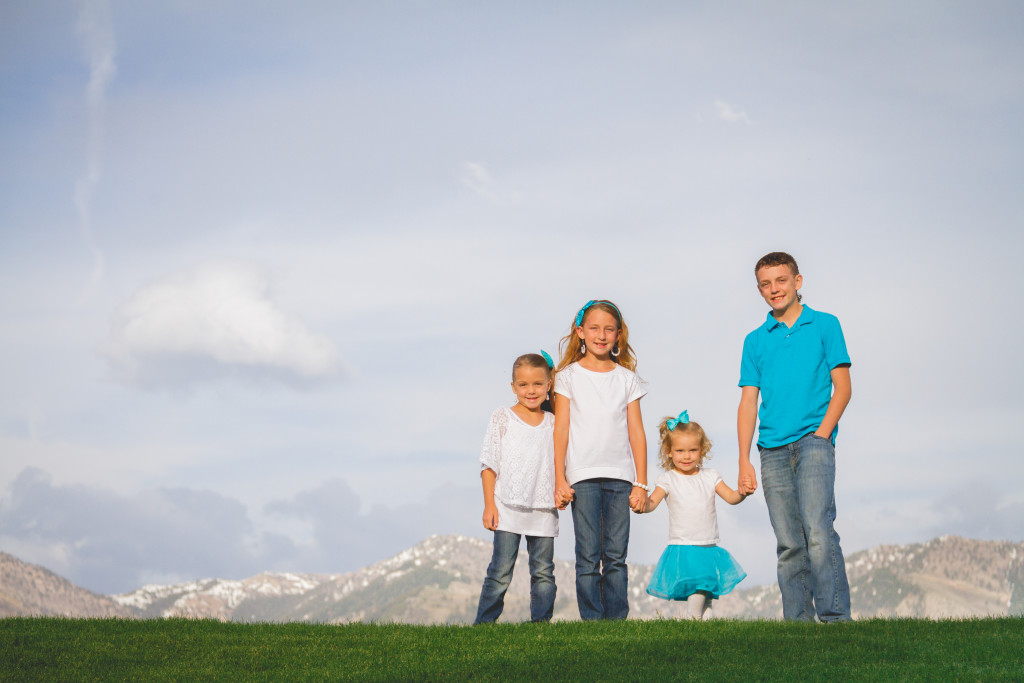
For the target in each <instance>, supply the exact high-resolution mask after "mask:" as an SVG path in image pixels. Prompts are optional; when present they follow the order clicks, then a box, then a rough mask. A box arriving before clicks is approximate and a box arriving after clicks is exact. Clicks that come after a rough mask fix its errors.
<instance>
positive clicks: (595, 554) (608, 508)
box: [572, 479, 633, 619]
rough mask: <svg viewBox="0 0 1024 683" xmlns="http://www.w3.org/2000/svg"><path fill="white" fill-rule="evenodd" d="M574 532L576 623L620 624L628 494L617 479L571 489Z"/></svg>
mask: <svg viewBox="0 0 1024 683" xmlns="http://www.w3.org/2000/svg"><path fill="white" fill-rule="evenodd" d="M573 489H574V490H575V491H576V496H575V498H574V499H573V501H572V523H573V526H574V527H575V530H576V602H577V603H578V604H579V608H580V618H581V619H625V618H626V615H627V614H629V598H628V594H627V593H626V583H627V573H626V549H627V547H628V546H629V515H630V510H629V494H630V491H632V490H633V485H632V484H631V483H630V482H628V481H622V480H621V479H587V480H585V481H580V482H576V483H575V484H573Z"/></svg>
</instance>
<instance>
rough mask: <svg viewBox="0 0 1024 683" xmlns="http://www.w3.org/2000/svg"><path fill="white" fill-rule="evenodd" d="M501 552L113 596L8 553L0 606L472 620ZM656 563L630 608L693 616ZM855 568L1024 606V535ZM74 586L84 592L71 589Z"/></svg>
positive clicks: (413, 554) (916, 602) (752, 598)
mask: <svg viewBox="0 0 1024 683" xmlns="http://www.w3.org/2000/svg"><path fill="white" fill-rule="evenodd" d="M490 554H491V544H490V543H488V542H486V541H483V540H480V539H477V538H470V537H465V536H433V537H431V538H428V539H427V540H425V541H423V542H422V543H419V544H417V545H415V546H413V547H411V548H409V549H407V550H404V551H402V552H401V553H399V554H397V555H395V556H394V557H390V558H387V559H385V560H381V561H380V562H377V563H375V564H373V565H370V566H369V567H365V568H363V569H360V570H358V571H354V572H349V573H345V574H300V573H288V572H282V573H270V572H266V573H262V574H257V575H256V576H252V577H249V578H247V579H240V580H229V579H202V580H196V581H190V582H186V583H181V584H175V585H170V586H157V585H149V586H144V587H142V588H139V589H138V590H135V591H131V592H129V593H123V594H121V595H114V596H110V598H109V599H108V598H107V597H105V596H96V595H94V594H91V593H88V591H82V589H78V588H77V587H75V586H73V584H70V583H69V582H67V581H65V580H64V579H61V578H60V577H57V576H56V575H54V574H52V573H50V572H48V571H47V570H45V569H43V568H42V567H36V566H35V565H29V564H27V563H22V562H20V561H19V560H16V559H15V558H11V557H10V556H8V555H3V554H2V553H0V616H2V615H3V614H11V615H13V614H67V615H69V616H96V615H100V614H108V615H114V614H119V615H122V616H129V615H130V616H137V617H142V618H160V617H190V618H213V619H221V620H225V621H309V622H322V623H347V622H352V621H374V622H402V623H418V624H443V623H470V622H471V621H472V620H473V617H474V615H475V613H476V603H477V599H478V597H479V594H480V586H481V583H482V581H483V576H484V572H485V570H486V567H487V563H488V561H489V560H490ZM653 569H654V568H653V567H652V566H650V565H637V564H632V565H630V567H629V583H630V617H632V618H640V619H650V618H677V617H680V616H682V615H683V614H684V611H685V603H679V602H669V601H665V600H659V599H657V598H653V597H651V596H649V595H647V594H646V593H645V591H644V589H645V587H646V586H647V583H648V582H649V580H650V577H651V574H652V572H653ZM847 573H848V574H849V577H850V590H851V596H852V603H853V611H854V617H855V618H865V617H874V616H882V617H890V616H899V617H924V618H957V617H973V616H988V615H993V616H1003V615H1007V614H1024V543H1011V542H996V541H976V540H971V539H966V538H960V537H957V536H943V537H941V538H937V539H934V540H931V541H928V542H927V543H918V544H911V545H904V546H889V545H884V546H877V547H875V548H871V549H868V550H863V551H860V552H857V553H853V554H851V555H850V556H849V557H848V559H847ZM40 577H43V578H42V579H41V578H40ZM43 579H45V580H43ZM60 582H63V583H60ZM555 582H556V584H557V586H558V593H557V597H556V600H555V616H554V618H555V619H556V620H560V619H576V618H578V616H579V613H578V611H577V608H576V595H575V573H574V569H573V563H572V562H567V561H563V560H558V561H556V563H555ZM741 585H742V584H741ZM74 591H81V593H75V592H74ZM72 594H73V595H74V596H75V597H74V598H73V599H72V598H70V597H68V596H70V595H72ZM90 596H91V597H90ZM714 609H715V614H716V615H717V616H719V617H728V618H767V619H777V618H780V617H781V614H782V605H781V598H780V595H779V590H778V587H777V586H775V585H769V586H753V587H749V588H743V589H737V590H735V591H733V593H731V594H730V595H727V596H724V597H723V598H722V599H721V600H719V601H717V602H716V603H715V607H714ZM4 610H6V612H5V611H4ZM97 610H98V611H97ZM103 610H107V611H105V612H104V611H103ZM528 618H529V570H528V568H527V554H526V552H525V550H524V551H522V552H521V553H520V556H519V562H518V563H517V565H516V569H515V573H514V576H513V580H512V585H511V587H510V588H509V592H508V595H507V596H506V600H505V612H504V614H503V616H502V620H504V621H521V620H525V619H528Z"/></svg>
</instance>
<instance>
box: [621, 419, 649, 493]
mask: <svg viewBox="0 0 1024 683" xmlns="http://www.w3.org/2000/svg"><path fill="white" fill-rule="evenodd" d="M626 429H627V430H628V431H629V448H630V450H632V451H633V466H634V467H635V468H636V480H637V481H638V482H640V483H641V484H644V485H645V486H646V485H647V434H645V433H644V419H643V416H641V414H640V399H636V400H635V401H630V403H629V405H627V406H626ZM646 506H647V491H645V490H643V489H642V488H640V487H639V486H634V487H633V491H632V492H631V493H630V494H629V507H631V508H632V509H633V511H634V512H643V511H644V508H645V507H646Z"/></svg>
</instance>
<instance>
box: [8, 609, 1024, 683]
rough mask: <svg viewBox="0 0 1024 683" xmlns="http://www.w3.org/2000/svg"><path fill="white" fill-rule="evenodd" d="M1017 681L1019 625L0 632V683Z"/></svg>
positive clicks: (181, 623)
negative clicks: (149, 682) (228, 682)
mask: <svg viewBox="0 0 1024 683" xmlns="http://www.w3.org/2000/svg"><path fill="white" fill-rule="evenodd" d="M449 678H458V679H460V680H499V679H501V680H517V679H528V678H532V679H534V680H536V681H537V683H545V682H546V681H550V680H588V679H589V680H594V679H599V680H638V679H639V680H652V681H654V680H666V679H684V680H686V679H693V680H709V679H710V680H745V681H759V680H764V681H767V680H807V679H811V680H825V679H835V678H840V679H844V680H846V679H852V680H872V681H874V680H908V679H909V680H960V681H992V680H1017V681H1020V680H1024V618H1016V617H1015V618H1005V619H976V620H966V621H918V620H902V619H901V620H883V619H874V620H867V621H860V622H855V623H850V624H841V625H820V624H797V623H780V622H771V621H727V620H720V621H714V622H710V623H692V622H681V621H667V620H666V621H625V622H605V623H581V622H565V623H555V624H498V625H492V626H481V627H468V626H405V625H391V624H381V625H377V624H351V625H347V626H328V625H310V624H230V623H228V624H225V623H220V622H216V621H191V620H180V619H169V620H153V621H129V620H93V619H90V620H74V619H50V618H45V619H44V618H39V619H35V618H32V619H26V618H15V619H2V620H0V681H22V680H26V681H39V680H58V681H91V680H287V681H301V680H316V681H321V680H369V681H372V680H381V681H383V680H439V679H449Z"/></svg>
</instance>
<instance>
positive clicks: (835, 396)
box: [814, 363, 853, 439]
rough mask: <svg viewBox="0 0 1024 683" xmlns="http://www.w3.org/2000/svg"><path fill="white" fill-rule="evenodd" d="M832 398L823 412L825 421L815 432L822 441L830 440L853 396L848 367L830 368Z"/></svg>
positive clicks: (844, 365)
mask: <svg viewBox="0 0 1024 683" xmlns="http://www.w3.org/2000/svg"><path fill="white" fill-rule="evenodd" d="M831 375H832V387H833V388H832V398H831V399H829V402H828V408H827V409H826V410H825V419H823V420H822V421H821V425H820V426H819V427H818V429H816V430H815V432H814V433H815V435H817V436H820V437H821V438H823V439H831V438H832V430H834V429H835V428H836V425H837V424H839V418H841V417H842V416H843V411H845V410H846V406H848V405H849V404H850V397H851V396H853V389H852V388H851V386H850V366H849V365H846V364H845V363H844V364H843V365H839V366H836V367H835V368H832V372H831Z"/></svg>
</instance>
